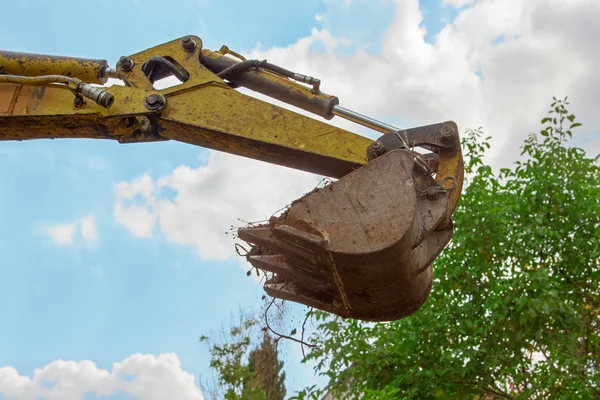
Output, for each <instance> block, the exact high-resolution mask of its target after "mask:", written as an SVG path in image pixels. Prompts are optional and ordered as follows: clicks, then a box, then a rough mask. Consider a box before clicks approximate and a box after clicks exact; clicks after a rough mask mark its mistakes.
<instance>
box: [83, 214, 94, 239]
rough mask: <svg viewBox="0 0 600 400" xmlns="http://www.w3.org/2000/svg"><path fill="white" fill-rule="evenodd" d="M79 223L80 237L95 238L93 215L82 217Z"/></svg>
mask: <svg viewBox="0 0 600 400" xmlns="http://www.w3.org/2000/svg"><path fill="white" fill-rule="evenodd" d="M80 224H81V237H82V238H83V239H84V240H96V221H95V220H94V217H93V216H89V217H85V218H82V219H81V221H80Z"/></svg>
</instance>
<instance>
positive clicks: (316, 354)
mask: <svg viewBox="0 0 600 400" xmlns="http://www.w3.org/2000/svg"><path fill="white" fill-rule="evenodd" d="M567 106H568V102H567V99H565V100H557V99H554V102H553V103H552V106H551V109H550V112H549V114H548V116H547V117H546V118H544V119H543V120H542V125H543V128H542V130H541V132H540V133H539V134H538V135H535V134H531V135H530V136H529V137H528V138H527V139H526V140H525V142H524V145H523V146H522V149H523V152H522V155H523V156H525V158H524V160H522V161H518V162H516V164H515V165H514V167H513V168H505V169H501V170H500V171H499V172H498V173H495V172H494V171H493V170H492V168H491V167H490V166H489V165H486V164H485V163H484V162H483V156H484V154H485V151H487V149H488V148H489V147H490V145H489V138H486V139H483V138H482V132H481V130H474V131H473V130H471V131H468V132H467V135H466V137H465V138H464V141H463V149H464V150H465V153H466V154H465V169H466V173H467V176H468V180H467V185H466V189H465V190H464V193H463V196H462V199H461V201H460V203H459V206H458V208H457V209H456V211H455V213H454V222H455V226H456V231H455V235H454V237H453V239H452V241H451V243H450V244H449V246H448V248H447V249H446V250H445V251H444V252H443V253H442V254H441V256H440V257H439V258H438V259H437V260H436V261H435V262H434V274H435V280H434V285H433V290H432V293H431V295H430V297H429V299H428V301H427V302H426V304H425V305H424V306H423V307H422V309H421V310H419V311H418V312H417V313H415V314H414V315H412V316H410V317H409V318H406V319H403V320H400V321H395V322H392V323H375V324H372V323H369V324H368V323H362V322H359V321H354V320H344V319H342V318H338V317H335V316H332V315H329V314H326V313H322V312H320V313H317V318H318V332H317V333H316V335H315V336H314V337H313V338H312V341H313V343H316V344H317V347H315V348H313V349H312V351H311V352H310V353H309V355H308V356H307V359H312V360H316V361H317V367H316V370H317V372H319V373H320V374H322V375H325V376H328V377H329V378H330V380H331V384H330V386H329V387H328V388H327V390H332V391H333V392H334V393H336V392H337V393H343V392H346V391H347V392H349V393H346V394H344V395H343V396H342V397H340V398H348V397H349V396H350V394H355V395H361V396H362V398H377V399H386V398H390V399H392V398H393V399H397V398H419V399H429V398H452V399H454V398H459V399H460V398H475V399H491V398H502V399H513V398H519V399H521V398H523V399H529V398H534V399H537V398H539V399H542V398H543V399H545V398H600V326H599V323H600V318H599V315H600V290H599V285H600V284H599V282H600V272H599V271H600V268H599V262H600V203H599V201H600V200H599V199H600V167H599V165H598V161H599V158H598V157H595V158H591V157H589V156H587V155H586V153H585V151H583V150H582V149H579V148H576V147H572V146H569V145H568V143H567V141H568V139H570V138H571V136H572V130H573V129H574V128H576V127H577V126H579V125H581V124H579V123H577V122H575V116H574V115H572V114H570V113H569V112H568V110H567ZM317 392H318V391H315V390H314V388H312V389H311V390H308V389H307V390H305V391H303V392H300V393H298V395H297V396H296V398H301V399H302V398H317V397H316V393H317ZM311 393H312V394H311Z"/></svg>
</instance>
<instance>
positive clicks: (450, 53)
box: [246, 0, 600, 166]
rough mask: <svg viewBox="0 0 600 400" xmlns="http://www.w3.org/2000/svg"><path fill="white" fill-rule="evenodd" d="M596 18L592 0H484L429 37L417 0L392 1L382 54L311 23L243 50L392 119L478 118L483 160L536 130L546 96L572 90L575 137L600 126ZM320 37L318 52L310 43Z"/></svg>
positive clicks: (503, 155)
mask: <svg viewBox="0 0 600 400" xmlns="http://www.w3.org/2000/svg"><path fill="white" fill-rule="evenodd" d="M599 18H600V2H597V1H595V0H577V1H571V2H564V1H559V0H548V1H546V0H487V1H481V2H477V3H476V4H474V5H473V6H471V7H468V8H466V9H464V10H462V11H460V12H459V14H458V15H457V17H456V19H455V20H454V22H453V23H452V24H448V25H446V26H445V27H444V28H443V29H442V31H441V32H440V33H439V34H438V35H437V39H436V42H435V43H428V42H426V41H425V33H426V32H425V30H424V28H422V27H421V26H420V24H421V23H422V20H423V17H422V14H421V11H420V8H419V2H418V1H417V0H403V1H396V12H395V18H394V21H393V22H392V23H391V25H390V26H389V28H388V29H387V31H386V33H385V35H384V37H383V41H382V42H381V46H380V47H381V49H382V54H381V55H372V54H367V53H365V52H364V51H362V50H361V49H359V50H357V51H356V52H354V53H352V54H347V52H344V53H336V52H335V49H336V47H337V46H339V45H340V43H339V39H338V38H335V37H332V36H331V35H330V34H329V33H328V32H327V31H325V30H313V33H312V34H311V36H309V37H306V38H302V39H300V40H298V41H297V42H296V43H294V44H292V45H290V46H287V47H279V48H270V49H260V50H255V51H253V52H251V53H250V54H246V56H247V57H248V56H249V57H252V58H257V59H268V60H269V61H270V62H273V63H276V64H280V65H283V66H285V67H286V68H288V69H291V70H296V71H298V72H301V73H304V74H308V75H311V76H315V77H318V78H320V79H321V81H322V88H323V90H324V91H326V92H327V93H331V94H335V95H337V96H338V97H339V98H340V103H341V105H343V106H346V107H348V108H351V109H355V110H356V111H358V112H361V113H364V114H367V115H370V116H374V117H378V118H380V119H383V120H385V121H388V122H390V123H392V124H400V123H401V124H402V126H403V127H413V126H419V125H424V124H430V123H435V122H441V121H444V120H449V119H451V120H454V121H456V122H457V123H458V125H459V128H461V131H464V129H465V128H467V127H470V128H477V127H479V126H483V128H484V130H485V132H486V134H490V135H492V137H493V152H492V153H491V155H492V158H491V159H490V161H491V162H492V163H493V164H494V165H496V166H505V165H506V164H508V163H510V162H512V161H514V160H515V158H516V157H517V156H518V154H519V153H520V151H519V146H520V145H521V143H522V140H523V138H524V137H525V136H526V135H527V134H528V133H529V132H531V131H537V130H539V121H540V119H541V118H542V117H543V116H544V115H545V114H546V111H547V108H548V106H549V104H550V102H551V100H552V96H557V97H564V96H566V95H568V96H569V98H570V99H571V101H572V105H571V111H574V112H575V113H576V115H577V117H578V119H579V120H581V121H582V122H584V127H585V129H579V130H578V131H577V134H576V136H579V138H580V139H581V140H584V139H589V136H591V133H592V132H594V131H597V130H598V129H600V121H598V120H597V119H596V118H595V112H596V111H595V105H596V104H598V103H599V102H600V77H599V76H598V75H597V74H596V73H595V70H596V68H595V66H596V65H598V64H599V63H600V53H599V52H597V51H596V44H595V37H599V36H600V27H599V26H598V24H597V23H596V22H595V21H597V20H598V19H599ZM501 36H503V37H504V40H503V41H502V43H499V44H498V43H494V41H495V40H496V39H497V38H498V37H501ZM318 42H322V43H324V44H325V48H326V51H325V52H316V51H313V50H311V49H312V48H314V46H313V44H314V43H318ZM480 75H482V76H483V78H482V77H481V76H480ZM585 135H588V136H587V137H585V138H584V136H585ZM597 150H598V148H595V149H590V151H592V152H593V151H597Z"/></svg>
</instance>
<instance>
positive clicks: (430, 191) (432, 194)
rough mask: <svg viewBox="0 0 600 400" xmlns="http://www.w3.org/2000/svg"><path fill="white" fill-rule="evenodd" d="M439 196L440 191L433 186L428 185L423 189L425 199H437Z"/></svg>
mask: <svg viewBox="0 0 600 400" xmlns="http://www.w3.org/2000/svg"><path fill="white" fill-rule="evenodd" d="M439 196H440V191H439V190H438V188H436V187H435V186H429V187H428V188H427V190H426V191H425V197H427V200H432V201H433V200H437V198H438V197H439Z"/></svg>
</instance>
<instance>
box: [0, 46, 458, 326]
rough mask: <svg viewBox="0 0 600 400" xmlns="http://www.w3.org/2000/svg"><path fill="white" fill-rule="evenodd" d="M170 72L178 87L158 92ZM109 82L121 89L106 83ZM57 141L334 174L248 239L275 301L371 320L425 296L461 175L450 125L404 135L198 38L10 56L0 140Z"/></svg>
mask: <svg viewBox="0 0 600 400" xmlns="http://www.w3.org/2000/svg"><path fill="white" fill-rule="evenodd" d="M167 77H173V78H170V79H177V80H178V81H179V82H180V83H179V84H178V85H175V86H170V87H167V88H163V89H157V87H160V83H158V82H159V81H160V80H161V79H164V78H167ZM108 78H115V79H119V80H121V81H122V82H123V85H112V86H102V85H104V84H105V83H106V82H107V79H108ZM240 87H244V88H247V89H250V90H252V91H256V92H259V93H262V94H263V95H265V96H268V97H270V98H273V99H276V100H279V101H282V102H285V103H287V104H290V105H293V106H295V107H298V108H300V109H303V110H305V111H308V112H310V113H313V114H315V115H317V116H320V117H321V118H322V119H324V120H329V119H331V118H333V117H334V116H338V117H342V118H345V119H349V120H352V121H354V122H356V123H358V124H361V125H364V126H367V127H369V128H372V129H375V130H377V131H379V132H381V133H382V136H381V137H380V138H379V139H378V140H376V141H373V140H370V139H368V138H365V137H363V136H359V135H357V134H354V133H352V132H349V131H347V130H344V129H340V128H337V127H334V126H332V125H330V124H328V123H326V122H324V121H320V120H317V119H314V118H310V117H307V116H304V115H302V114H299V113H297V112H294V111H290V110H288V109H285V108H282V107H278V106H276V105H273V104H271V103H269V102H266V101H262V100H259V99H257V98H254V97H251V96H248V95H246V94H244V93H243V92H242V91H239V90H237V89H238V88H240ZM56 138H88V139H112V140H116V141H118V142H120V143H142V142H155V141H165V140H177V141H180V142H185V143H189V144H191V145H196V146H201V147H205V148H209V149H213V150H217V151H223V152H227V153H231V154H236V155H240V156H244V157H249V158H253V159H256V160H260V161H265V162H269V163H273V164H277V165H281V166H285V167H290V168H295V169H299V170H303V171H307V172H311V173H315V174H319V175H324V176H327V177H331V178H335V179H337V180H335V181H334V182H333V183H331V184H329V185H327V186H325V187H323V188H321V189H319V190H314V191H313V192H310V193H308V194H307V195H305V196H303V197H302V198H301V199H298V200H296V201H294V202H293V203H292V205H291V207H290V208H289V209H287V210H286V211H285V212H284V213H283V214H281V215H279V216H278V217H273V218H272V219H271V220H270V221H268V222H267V223H265V224H263V225H260V226H252V227H247V228H242V229H240V230H239V232H238V235H239V237H240V239H242V240H244V241H246V242H247V243H249V244H250V245H251V250H250V252H249V253H248V255H247V259H248V261H249V262H250V263H251V264H252V265H253V266H254V267H256V268H258V269H260V270H263V271H265V272H267V273H268V275H269V279H268V280H267V281H266V282H265V290H266V291H267V293H268V294H270V295H271V296H274V297H277V298H283V299H288V300H291V301H295V302H298V303H302V304H305V305H309V306H312V307H316V308H319V309H322V310H326V311H330V312H332V313H335V314H338V315H341V316H344V317H351V318H358V319H364V320H394V319H399V318H403V317H405V316H407V315H409V314H411V313H413V312H415V311H416V310H418V308H420V307H421V305H422V304H423V303H424V302H425V300H426V299H427V297H428V295H429V292H430V290H431V285H432V281H433V272H432V268H431V263H432V261H433V260H434V259H435V258H436V257H437V256H438V255H439V253H440V252H441V251H442V250H443V248H444V247H445V246H446V244H447V243H448V242H449V240H450V238H451V236H452V232H453V226H452V221H451V216H452V213H453V211H454V209H455V207H456V204H457V202H458V199H459V197H460V192H461V187H462V178H463V166H462V155H461V149H460V143H459V137H458V128H457V126H456V124H454V123H453V122H451V121H447V122H443V123H437V124H432V125H428V126H422V127H417V128H412V129H397V128H395V127H393V126H390V125H387V124H385V123H382V122H379V121H376V120H374V119H372V118H369V117H366V116H363V115H360V114H358V113H355V112H353V111H350V110H348V109H345V108H343V107H341V106H340V105H339V100H338V98H337V97H335V96H331V95H328V94H325V93H323V92H321V90H320V81H319V80H318V79H316V78H313V77H310V76H305V75H302V74H299V73H295V72H292V71H288V70H286V69H284V68H281V67H279V66H276V65H273V64H270V63H268V62H267V61H259V60H246V59H244V58H243V57H242V56H240V55H239V54H237V53H235V52H233V51H231V50H229V49H228V48H227V47H226V46H223V47H222V48H221V49H220V50H219V51H216V52H215V51H211V50H208V49H204V48H203V46H202V41H201V39H200V38H199V37H197V36H186V37H184V38H180V39H176V40H173V41H171V42H168V43H165V44H161V45H159V46H156V47H153V48H150V49H147V50H144V51H142V52H140V53H137V54H133V55H130V56H123V57H121V58H120V59H119V62H118V63H117V65H116V67H115V68H111V67H109V65H108V63H107V62H106V61H104V60H90V59H81V58H71V57H56V56H47V55H39V54H25V53H15V52H8V51H0V140H30V139H56ZM419 149H420V150H419Z"/></svg>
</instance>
